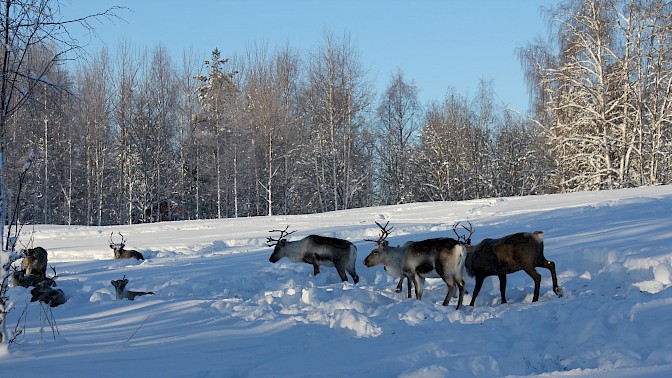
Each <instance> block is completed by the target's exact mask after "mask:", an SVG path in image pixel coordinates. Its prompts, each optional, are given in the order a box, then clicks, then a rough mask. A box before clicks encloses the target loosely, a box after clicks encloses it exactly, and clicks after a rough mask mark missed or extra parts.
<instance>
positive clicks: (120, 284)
mask: <svg viewBox="0 0 672 378" xmlns="http://www.w3.org/2000/svg"><path fill="white" fill-rule="evenodd" d="M110 283H111V284H112V286H114V291H115V292H116V294H117V297H116V298H117V300H118V301H119V300H122V299H124V298H126V299H128V300H129V301H132V300H135V297H139V296H141V295H147V294H152V295H154V292H152V291H128V290H126V285H127V284H128V279H126V275H124V277H123V278H122V279H120V280H114V281H110Z"/></svg>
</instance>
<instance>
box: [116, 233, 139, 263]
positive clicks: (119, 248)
mask: <svg viewBox="0 0 672 378" xmlns="http://www.w3.org/2000/svg"><path fill="white" fill-rule="evenodd" d="M118 234H119V236H121V242H120V243H115V242H114V241H113V240H112V236H113V235H114V233H113V232H110V248H112V249H113V250H114V258H115V259H130V258H134V259H138V260H144V259H145V258H144V257H143V256H142V253H140V252H138V251H136V250H133V249H124V247H125V246H126V238H125V237H124V235H122V234H121V232H118Z"/></svg>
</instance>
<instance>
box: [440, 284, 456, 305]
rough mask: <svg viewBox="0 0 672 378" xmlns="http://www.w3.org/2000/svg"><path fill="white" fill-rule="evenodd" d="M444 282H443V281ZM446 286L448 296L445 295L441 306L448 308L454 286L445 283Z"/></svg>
mask: <svg viewBox="0 0 672 378" xmlns="http://www.w3.org/2000/svg"><path fill="white" fill-rule="evenodd" d="M444 281H445V280H444ZM446 284H447V285H448V294H446V299H444V300H443V305H444V306H448V305H449V304H450V299H451V298H452V297H453V292H454V291H455V285H454V284H452V283H450V284H449V283H448V282H446Z"/></svg>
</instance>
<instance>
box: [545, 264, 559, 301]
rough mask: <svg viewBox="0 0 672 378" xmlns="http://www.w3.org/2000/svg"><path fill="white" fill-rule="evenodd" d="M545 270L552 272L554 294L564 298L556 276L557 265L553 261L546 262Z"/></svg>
mask: <svg viewBox="0 0 672 378" xmlns="http://www.w3.org/2000/svg"><path fill="white" fill-rule="evenodd" d="M542 267H543V268H546V269H548V270H550V271H551V279H552V280H553V292H554V293H555V295H557V296H558V297H562V295H563V292H562V288H561V287H560V286H558V276H557V275H556V274H555V263H554V262H553V261H546V262H544V265H543V266H542Z"/></svg>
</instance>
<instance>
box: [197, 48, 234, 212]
mask: <svg viewBox="0 0 672 378" xmlns="http://www.w3.org/2000/svg"><path fill="white" fill-rule="evenodd" d="M227 62H228V59H223V58H222V57H221V53H220V51H219V49H214V50H213V51H212V56H211V58H210V59H209V60H206V61H205V65H206V66H207V67H208V69H209V70H210V72H208V74H207V75H199V76H197V77H196V79H198V80H199V81H200V82H201V85H200V86H199V87H198V88H197V89H196V90H197V93H198V100H199V102H200V104H201V113H199V114H197V115H196V126H195V130H196V135H195V136H194V137H195V138H198V139H199V141H200V145H201V146H202V149H203V151H204V154H203V155H204V156H203V160H202V161H200V162H199V164H198V165H199V167H200V172H199V174H200V175H201V177H206V176H209V177H211V178H214V182H213V183H212V185H210V186H209V187H205V188H203V190H201V191H200V193H203V194H206V193H207V194H212V193H214V198H212V199H206V198H203V197H202V198H200V199H199V200H200V201H201V204H203V207H204V210H203V211H204V214H203V215H204V216H205V217H206V218H208V217H217V218H223V217H226V216H227V212H228V210H229V208H228V206H227V201H226V199H227V194H228V191H229V189H231V188H229V186H228V184H229V180H227V173H228V169H227V168H228V167H229V165H228V164H227V163H234V164H235V153H236V151H235V150H234V149H233V148H231V143H232V138H231V131H232V130H233V129H234V126H235V125H234V122H236V121H237V120H238V118H237V117H236V112H237V111H238V110H237V109H236V105H237V104H236V98H237V96H238V88H237V86H236V84H235V83H234V81H233V76H234V75H235V74H237V72H236V71H231V72H226V71H225V64H226V63H227ZM236 143H237V141H236ZM232 154H233V155H232ZM234 170H235V166H234ZM203 184H205V183H203ZM234 190H235V189H234ZM208 203H212V204H214V205H215V207H214V208H205V206H206V205H207V204H208Z"/></svg>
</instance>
